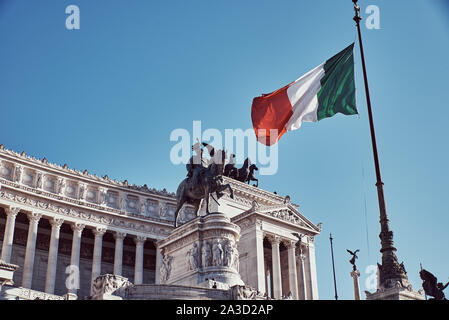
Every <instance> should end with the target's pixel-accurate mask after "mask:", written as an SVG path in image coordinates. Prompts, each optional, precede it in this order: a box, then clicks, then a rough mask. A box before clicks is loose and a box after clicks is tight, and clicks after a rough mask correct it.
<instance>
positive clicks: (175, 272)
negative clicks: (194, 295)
mask: <svg viewBox="0 0 449 320" xmlns="http://www.w3.org/2000/svg"><path fill="white" fill-rule="evenodd" d="M239 237H240V227H239V226H237V225H236V224H234V223H232V222H231V221H230V219H229V218H228V217H226V216H225V215H224V214H221V213H213V214H209V215H207V216H201V217H197V218H195V219H193V220H191V221H189V222H188V223H186V224H184V225H182V226H181V227H179V228H177V229H175V230H173V231H172V233H171V234H170V235H169V236H168V237H167V238H165V239H163V240H160V241H159V242H157V247H158V249H159V250H160V251H161V253H162V256H163V261H162V265H161V268H160V270H159V272H160V282H161V284H171V285H183V286H204V285H205V284H206V286H210V283H213V282H216V283H217V285H216V287H217V288H218V287H220V288H225V287H232V286H234V285H244V283H243V281H242V279H241V278H240V274H239V254H238V250H237V242H238V241H239Z"/></svg>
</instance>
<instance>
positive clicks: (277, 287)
mask: <svg viewBox="0 0 449 320" xmlns="http://www.w3.org/2000/svg"><path fill="white" fill-rule="evenodd" d="M270 240H271V254H272V259H273V295H274V298H275V299H281V298H282V277H281V256H280V252H279V244H280V242H281V238H280V237H278V236H274V237H272V238H271V239H270Z"/></svg>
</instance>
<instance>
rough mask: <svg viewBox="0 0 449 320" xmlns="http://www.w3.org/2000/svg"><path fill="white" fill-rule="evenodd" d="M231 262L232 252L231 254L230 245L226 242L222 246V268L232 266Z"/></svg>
mask: <svg viewBox="0 0 449 320" xmlns="http://www.w3.org/2000/svg"><path fill="white" fill-rule="evenodd" d="M232 260H233V252H232V243H231V241H229V240H227V241H225V243H224V246H223V266H225V267H230V266H231V265H232V262H233V261H232Z"/></svg>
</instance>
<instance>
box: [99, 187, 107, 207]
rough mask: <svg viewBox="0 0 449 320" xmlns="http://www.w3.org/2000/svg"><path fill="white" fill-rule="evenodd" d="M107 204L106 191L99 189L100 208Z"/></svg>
mask: <svg viewBox="0 0 449 320" xmlns="http://www.w3.org/2000/svg"><path fill="white" fill-rule="evenodd" d="M107 202H108V191H107V190H106V189H103V188H102V189H100V204H101V205H102V206H105V205H107Z"/></svg>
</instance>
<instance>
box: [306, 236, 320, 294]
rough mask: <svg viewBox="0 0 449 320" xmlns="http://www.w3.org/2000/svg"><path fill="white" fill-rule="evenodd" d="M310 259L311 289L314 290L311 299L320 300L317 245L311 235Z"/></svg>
mask: <svg viewBox="0 0 449 320" xmlns="http://www.w3.org/2000/svg"><path fill="white" fill-rule="evenodd" d="M308 260H309V269H310V289H311V292H312V296H311V300H318V281H317V275H316V262H315V261H316V260H315V245H314V244H313V238H310V237H309V250H308Z"/></svg>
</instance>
